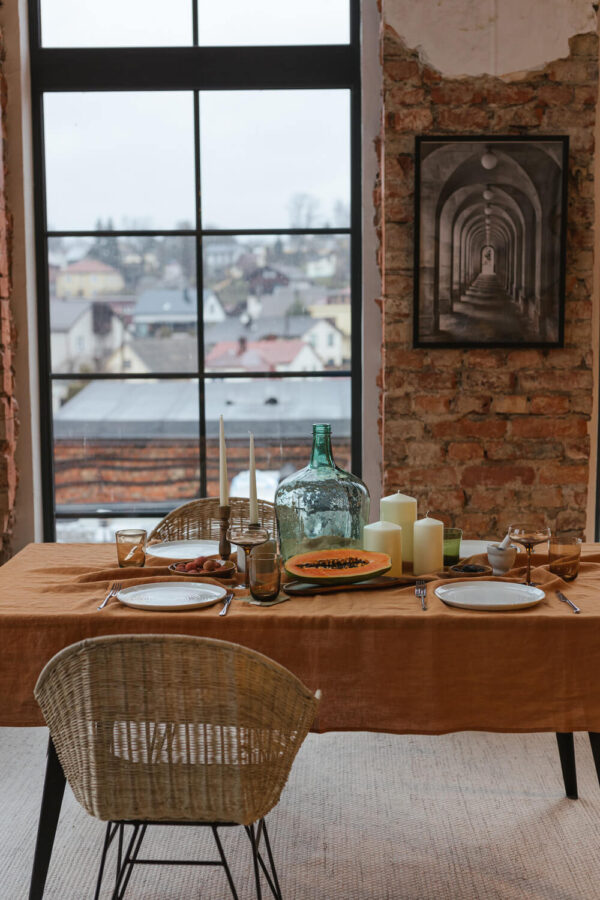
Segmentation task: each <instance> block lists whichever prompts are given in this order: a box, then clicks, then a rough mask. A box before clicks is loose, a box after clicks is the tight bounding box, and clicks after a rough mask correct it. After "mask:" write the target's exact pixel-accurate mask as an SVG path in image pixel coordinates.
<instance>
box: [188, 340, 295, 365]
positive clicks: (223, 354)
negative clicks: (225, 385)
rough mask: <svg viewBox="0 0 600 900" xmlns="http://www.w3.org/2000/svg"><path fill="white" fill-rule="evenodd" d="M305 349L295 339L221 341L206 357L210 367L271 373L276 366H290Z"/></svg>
mask: <svg viewBox="0 0 600 900" xmlns="http://www.w3.org/2000/svg"><path fill="white" fill-rule="evenodd" d="M304 347H306V344H305V343H304V341H301V340H299V339H298V338H273V339H272V340H265V341H247V340H246V339H245V338H244V337H242V338H240V340H238V341H220V342H219V343H218V344H215V346H214V347H213V348H212V350H211V351H210V352H209V353H208V354H207V356H206V366H207V367H210V368H224V369H237V368H243V369H246V370H248V371H250V370H252V369H254V370H256V371H265V370H266V371H273V370H274V369H275V367H276V366H280V365H289V364H290V363H291V362H293V361H294V360H295V359H296V357H297V356H298V354H299V353H300V351H301V350H302V349H303V348H304Z"/></svg>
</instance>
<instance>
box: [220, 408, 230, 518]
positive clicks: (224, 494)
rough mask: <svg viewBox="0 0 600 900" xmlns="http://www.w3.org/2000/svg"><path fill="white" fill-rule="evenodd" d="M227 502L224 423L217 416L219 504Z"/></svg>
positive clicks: (221, 418)
mask: <svg viewBox="0 0 600 900" xmlns="http://www.w3.org/2000/svg"><path fill="white" fill-rule="evenodd" d="M228 504H229V482H228V481H227V449H226V447H225V425H224V423H223V416H219V505H220V506H227V505H228Z"/></svg>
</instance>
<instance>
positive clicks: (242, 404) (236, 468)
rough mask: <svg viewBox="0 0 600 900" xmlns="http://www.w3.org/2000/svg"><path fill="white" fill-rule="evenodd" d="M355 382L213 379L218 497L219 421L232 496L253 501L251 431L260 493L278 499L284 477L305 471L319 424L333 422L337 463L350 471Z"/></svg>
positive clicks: (209, 416) (213, 471) (213, 468)
mask: <svg viewBox="0 0 600 900" xmlns="http://www.w3.org/2000/svg"><path fill="white" fill-rule="evenodd" d="M350 408H351V401H350V379H349V378H345V377H343V376H342V377H340V378H318V377H316V378H286V379H282V378H260V379H259V378H255V379H252V378H248V379H247V380H246V379H239V378H236V379H233V378H232V379H222V380H221V379H211V380H208V381H207V383H206V437H207V441H206V444H207V448H206V454H207V472H206V476H207V490H208V494H209V496H218V493H219V416H220V415H221V414H222V415H223V418H224V421H225V440H226V443H227V474H228V476H229V485H230V487H229V493H230V495H231V496H232V497H244V496H246V497H247V496H248V432H249V431H252V432H253V433H254V439H255V445H256V465H257V469H258V470H259V471H258V472H257V493H258V496H259V497H262V498H263V499H264V500H273V497H274V496H275V490H276V488H277V484H278V483H279V481H280V480H281V479H282V478H285V477H286V476H287V475H290V474H291V473H292V472H295V471H296V470H297V469H301V468H302V467H303V466H306V465H307V464H308V462H309V458H310V448H311V446H312V426H313V423H314V422H329V423H330V424H331V428H332V441H333V449H334V456H335V461H336V463H337V464H338V465H339V466H341V467H342V468H344V469H349V468H350Z"/></svg>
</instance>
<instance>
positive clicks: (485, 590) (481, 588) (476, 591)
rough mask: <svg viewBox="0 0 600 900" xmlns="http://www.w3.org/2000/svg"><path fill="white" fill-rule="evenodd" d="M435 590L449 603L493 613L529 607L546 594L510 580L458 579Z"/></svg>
mask: <svg viewBox="0 0 600 900" xmlns="http://www.w3.org/2000/svg"><path fill="white" fill-rule="evenodd" d="M434 593H435V595H436V596H437V597H439V598H440V600H443V601H444V603H447V604H448V606H457V607H458V608H459V609H483V610H488V611H492V612H501V611H503V610H507V609H526V608H527V607H528V606H535V605H536V603H539V602H540V600H543V599H544V597H545V596H546V595H545V594H544V592H543V591H541V590H540V589H539V588H536V587H531V586H530V585H528V584H515V583H514V582H510V581H506V582H503V581H455V582H454V583H453V584H442V585H440V586H439V587H437V588H436V589H435V592H434Z"/></svg>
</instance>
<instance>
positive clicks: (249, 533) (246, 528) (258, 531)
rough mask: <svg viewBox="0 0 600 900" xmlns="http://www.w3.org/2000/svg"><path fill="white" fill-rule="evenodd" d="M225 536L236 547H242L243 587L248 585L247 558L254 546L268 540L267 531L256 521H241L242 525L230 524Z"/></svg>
mask: <svg viewBox="0 0 600 900" xmlns="http://www.w3.org/2000/svg"><path fill="white" fill-rule="evenodd" d="M227 538H228V540H229V541H230V542H231V543H232V544H235V545H236V547H243V548H244V553H245V556H246V565H245V569H246V572H245V576H246V580H245V582H244V583H245V587H247V588H249V587H250V567H249V565H248V558H249V556H250V551H251V550H252V549H253V548H254V547H258V546H259V545H260V544H264V543H266V541H268V540H269V532H268V531H267V529H266V528H263V527H262V525H259V524H258V523H256V524H255V523H252V522H251V523H249V524H246V523H243V524H242V525H232V526H231V527H230V528H229V529H228V531H227Z"/></svg>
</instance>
